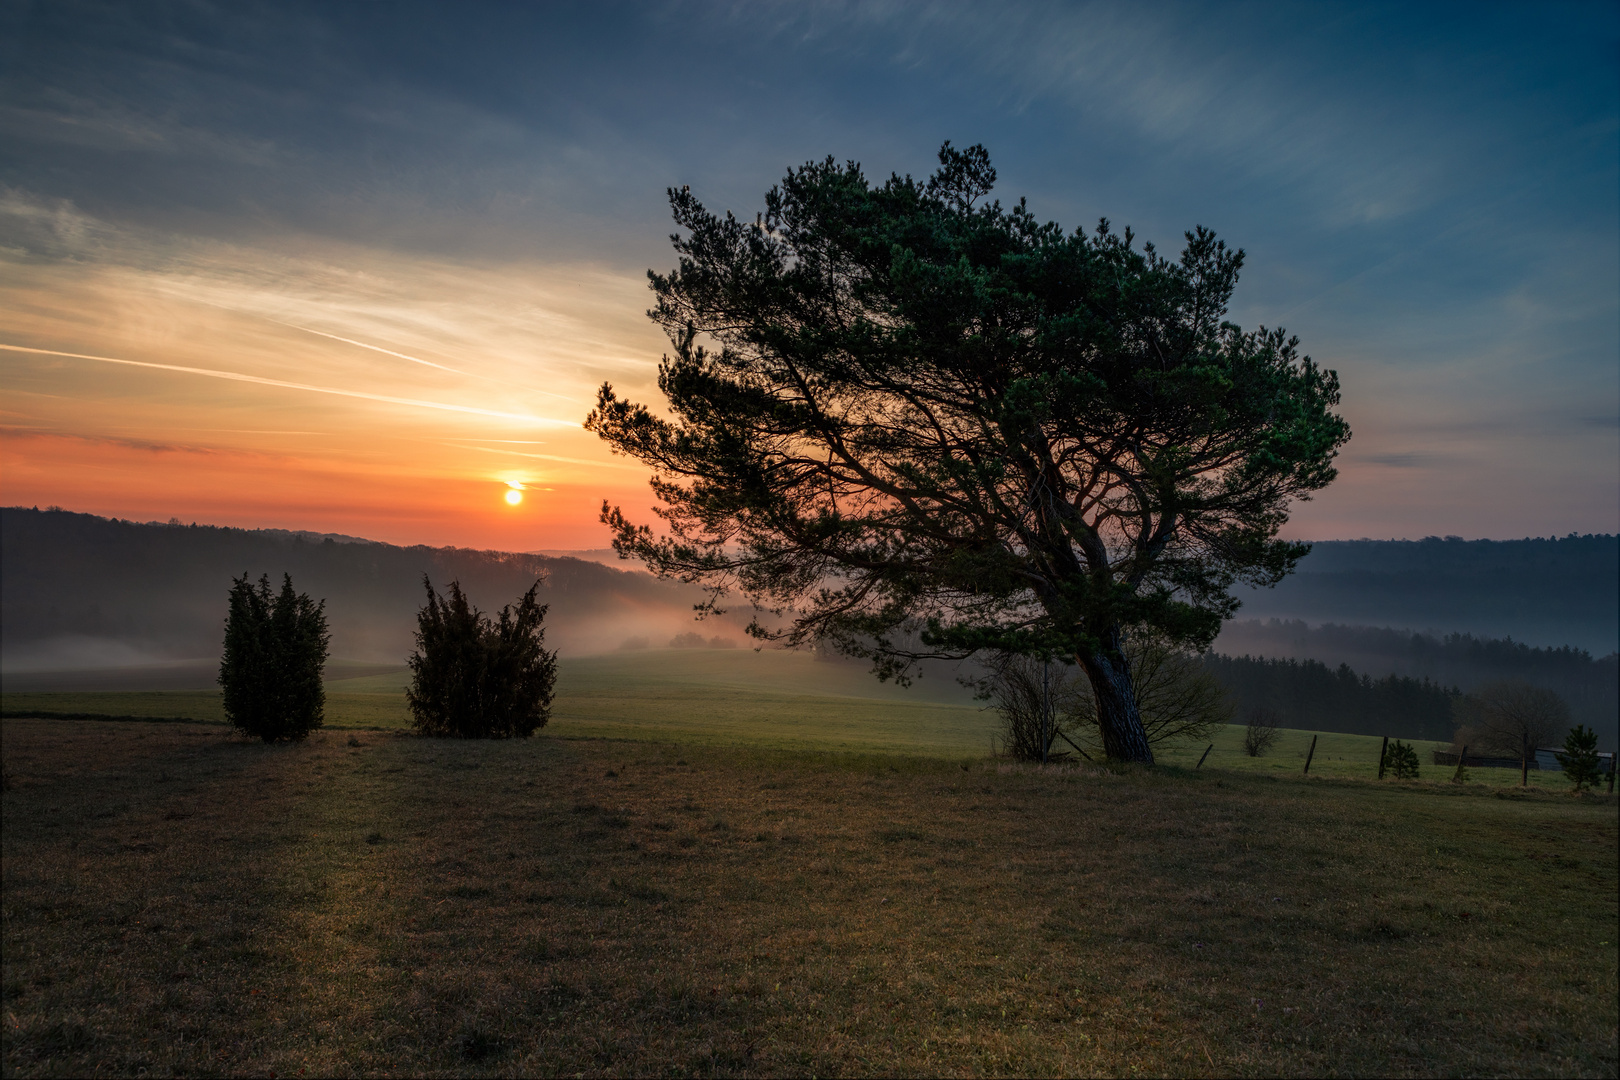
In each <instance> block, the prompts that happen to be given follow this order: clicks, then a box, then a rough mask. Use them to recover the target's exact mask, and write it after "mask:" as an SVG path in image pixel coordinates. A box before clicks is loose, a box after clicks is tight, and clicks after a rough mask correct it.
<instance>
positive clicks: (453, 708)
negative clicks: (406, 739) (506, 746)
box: [405, 575, 557, 739]
mask: <svg viewBox="0 0 1620 1080" xmlns="http://www.w3.org/2000/svg"><path fill="white" fill-rule="evenodd" d="M422 583H423V585H424V586H426V588H427V597H428V600H427V604H426V605H425V606H424V607H423V608H422V609H421V611H419V612H418V613H417V627H418V629H417V633H416V653H415V655H413V656H411V658H410V659H409V660H408V661H407V662H408V663H409V664H410V668H411V685H410V688H409V689H408V690H407V691H406V693H405V698H406V702H407V704H409V706H410V709H411V714H412V715H413V717H414V718H415V721H414V722H415V727H416V731H417V733H418V734H420V735H432V736H437V737H441V738H457V739H507V738H512V737H514V736H521V737H525V738H526V737H528V736H529V735H532V734H533V733H534V732H535V730H536V729H537V728H540V727H544V726H545V723H546V721H547V720H549V719H550V718H551V693H552V686H553V685H554V684H555V683H556V680H557V654H556V652H555V651H554V650H553V651H547V650H546V649H545V647H544V645H545V633H546V632H545V627H544V625H543V622H544V620H545V617H546V605H544V604H540V603H537V602H536V601H535V594H536V591H537V590H538V589H539V588H540V582H538V581H536V582H535V583H534V584H533V585H531V586H529V591H528V592H526V593H524V594H523V596H522V597H521V598H520V599H519V600H518V603H517V606H516V607H515V608H514V607H513V606H512V605H510V604H508V605H507V606H505V607H503V608H501V612H500V617H499V618H498V619H490V618H489V617H488V616H486V615H484V614H483V613H481V612H480V611H479V610H478V609H477V608H476V607H474V606H473V605H472V604H471V603H470V602H469V601H468V600H467V595H466V594H465V593H463V592H462V591H461V585H460V583H459V582H455V581H452V582H451V583H450V590H449V596H448V597H441V596H440V595H439V594H438V593H436V592H434V590H433V583H432V582H431V581H429V580H428V578H427V576H426V575H423V578H422Z"/></svg>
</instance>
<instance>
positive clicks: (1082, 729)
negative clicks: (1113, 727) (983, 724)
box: [977, 632, 1232, 761]
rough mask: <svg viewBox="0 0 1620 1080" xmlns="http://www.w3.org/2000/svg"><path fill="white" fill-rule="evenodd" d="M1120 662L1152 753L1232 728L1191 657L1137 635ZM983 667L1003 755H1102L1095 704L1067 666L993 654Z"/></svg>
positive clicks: (1222, 702) (1081, 678)
mask: <svg viewBox="0 0 1620 1080" xmlns="http://www.w3.org/2000/svg"><path fill="white" fill-rule="evenodd" d="M1125 659H1126V661H1127V662H1128V663H1129V664H1130V667H1131V675H1132V677H1133V679H1134V680H1135V687H1136V702H1137V708H1138V710H1139V711H1140V714H1141V717H1142V728H1143V731H1144V732H1145V733H1146V734H1147V739H1148V745H1149V746H1151V747H1153V749H1154V750H1155V751H1157V750H1158V749H1159V748H1160V747H1163V746H1169V745H1173V744H1175V743H1179V742H1186V741H1189V740H1198V739H1202V738H1205V737H1206V736H1209V735H1213V734H1214V733H1215V732H1216V731H1218V730H1219V729H1221V728H1223V727H1225V726H1226V725H1227V724H1229V723H1231V722H1232V705H1231V703H1230V701H1228V700H1227V696H1226V693H1225V691H1223V690H1222V689H1221V685H1220V683H1219V682H1218V681H1217V680H1216V678H1215V676H1214V675H1212V674H1211V673H1210V672H1209V671H1208V670H1206V669H1205V668H1204V666H1203V665H1202V664H1201V663H1199V658H1198V657H1197V656H1195V655H1193V654H1191V653H1189V652H1187V651H1185V650H1183V649H1179V648H1177V647H1176V646H1175V645H1173V644H1172V643H1170V642H1169V641H1166V640H1165V639H1164V638H1163V637H1160V636H1157V635H1154V634H1152V633H1147V632H1141V633H1137V634H1133V635H1131V637H1130V638H1129V639H1128V640H1127V641H1126V643H1125ZM985 667H986V675H985V677H984V678H982V679H980V680H978V684H977V685H978V689H979V696H980V697H983V698H988V699H990V700H992V701H994V702H995V708H996V711H997V713H998V714H999V715H1000V717H1001V728H1002V739H1003V742H1004V745H1005V752H1006V753H1007V754H1008V755H1010V756H1012V757H1015V758H1018V759H1020V760H1024V761H1045V760H1047V759H1048V758H1049V757H1050V756H1052V751H1053V749H1054V748H1055V749H1056V750H1057V751H1060V752H1065V753H1066V752H1067V749H1066V748H1067V746H1069V745H1072V746H1074V747H1075V749H1079V750H1086V751H1089V752H1090V753H1101V746H1102V734H1101V731H1100V729H1099V725H1098V722H1097V715H1098V710H1097V700H1096V698H1095V697H1094V696H1093V692H1092V688H1091V683H1090V681H1089V680H1088V679H1087V678H1086V677H1085V675H1084V673H1083V672H1079V671H1077V670H1076V669H1075V666H1074V665H1073V664H1067V663H1062V662H1043V661H1041V660H1039V659H1037V658H1035V657H1030V656H1022V655H1020V654H1018V653H998V654H995V655H994V656H993V657H992V658H991V659H990V661H989V662H988V663H987V664H986V665H985ZM1060 739H1061V740H1063V741H1062V742H1059V740H1060ZM1088 756H1089V753H1088Z"/></svg>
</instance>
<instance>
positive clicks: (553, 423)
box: [0, 344, 579, 428]
mask: <svg viewBox="0 0 1620 1080" xmlns="http://www.w3.org/2000/svg"><path fill="white" fill-rule="evenodd" d="M0 349H6V350H9V351H10V352H22V353H38V354H39V355H41V356H67V357H72V358H73V359H75V360H96V361H99V362H101V363H103V364H124V365H126V366H128V367H139V368H152V369H154V370H156V371H179V372H183V373H185V374H187V375H206V376H208V377H209V378H211V379H228V380H230V381H231V382H245V383H258V384H259V385H261V386H280V387H283V388H285V389H288V390H307V391H309V392H310V393H312V394H333V395H335V396H337V397H348V398H359V399H361V400H362V401H381V402H385V403H387V404H389V405H409V406H412V407H414V408H418V409H439V410H442V411H444V412H457V413H471V414H472V415H474V416H492V417H495V418H496V419H500V420H518V421H521V422H522V423H525V424H544V425H547V426H549V427H565V428H577V427H578V426H579V425H578V424H576V423H573V422H572V421H569V420H553V419H551V418H549V417H545V416H530V415H528V414H527V413H509V412H499V411H497V410H495V409H479V408H474V407H473V406H471V405H447V404H445V403H444V402H442V401H421V400H419V399H417V398H402V397H391V396H389V395H387V394H368V393H366V392H365V391H363V390H338V389H335V388H333V387H330V386H311V385H310V384H309V383H295V382H286V381H283V380H281V379H265V378H261V377H259V376H258V375H243V374H241V373H240V372H236V371H216V370H214V369H213V368H195V367H182V366H180V365H179V364H152V363H147V362H146V361H144V360H119V359H118V358H116V357H112V356H90V355H88V354H86V353H72V352H62V351H61V350H59V349H30V348H28V347H27V346H26V345H5V344H0Z"/></svg>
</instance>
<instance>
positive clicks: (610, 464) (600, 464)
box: [445, 440, 643, 472]
mask: <svg viewBox="0 0 1620 1080" xmlns="http://www.w3.org/2000/svg"><path fill="white" fill-rule="evenodd" d="M491 441H500V440H491ZM445 445H446V446H454V447H455V448H456V449H457V450H482V451H483V452H484V453H486V454H505V455H507V456H509V457H525V458H538V459H539V460H541V461H561V462H566V463H567V464H569V465H589V466H591V467H592V468H597V469H631V470H633V471H635V472H641V471H642V468H643V467H642V466H640V465H621V464H619V463H618V462H617V461H585V460H584V459H582V458H571V457H558V456H557V455H556V454H526V453H524V452H523V451H522V450H497V449H496V448H495V447H493V446H460V445H457V444H456V443H445Z"/></svg>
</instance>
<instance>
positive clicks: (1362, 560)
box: [0, 508, 1620, 732]
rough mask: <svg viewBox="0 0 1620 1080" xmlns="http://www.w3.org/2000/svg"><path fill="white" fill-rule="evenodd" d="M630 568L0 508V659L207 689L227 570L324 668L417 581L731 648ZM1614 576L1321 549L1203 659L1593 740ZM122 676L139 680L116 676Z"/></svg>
mask: <svg viewBox="0 0 1620 1080" xmlns="http://www.w3.org/2000/svg"><path fill="white" fill-rule="evenodd" d="M637 566H638V564H635V563H631V562H622V561H620V560H618V559H617V558H616V557H614V556H613V554H612V552H611V551H608V550H590V551H580V552H568V553H564V552H546V553H540V554H536V553H529V554H513V553H507V552H492V551H473V550H467V549H461V548H429V547H398V546H395V545H392V544H383V543H376V542H373V541H368V540H363V539H361V538H359V537H352V536H341V535H336V534H322V533H311V532H299V531H291V530H285V529H262V530H247V529H233V528H223V527H217V526H210V525H183V524H181V523H180V522H178V521H173V522H170V523H168V524H160V523H147V524H138V523H135V522H129V521H119V520H110V519H107V518H101V517H95V516H92V515H89V514H76V513H70V512H67V511H60V510H46V511H39V510H29V509H21V508H13V509H3V510H0V597H3V604H0V663H3V665H4V668H5V670H6V672H7V674H8V685H10V686H12V687H14V688H20V687H22V686H23V685H24V683H29V682H38V680H37V679H33V680H30V679H27V678H24V677H23V676H21V675H20V674H19V673H21V672H29V671H33V672H39V671H45V670H53V669H54V670H58V671H60V670H61V669H65V668H74V669H101V670H102V671H103V672H105V671H106V669H112V668H122V669H126V671H125V673H122V674H119V675H117V676H113V675H111V674H105V675H94V676H92V675H85V676H84V678H83V679H82V680H80V679H77V678H76V679H75V680H70V681H76V682H83V685H84V686H85V688H89V687H90V686H92V685H95V686H99V685H101V684H102V683H106V682H107V680H108V679H113V680H114V681H116V682H117V683H118V684H119V685H120V686H129V687H133V686H136V685H143V686H144V685H148V684H150V685H152V686H154V687H156V686H159V685H163V686H169V685H171V684H172V685H180V684H181V683H184V684H186V685H189V684H190V682H196V683H197V684H198V685H199V686H208V685H212V675H211V673H210V669H209V668H208V666H207V665H198V664H191V665H180V666H178V667H176V666H174V665H175V662H177V661H181V660H208V659H210V658H213V657H217V656H218V652H219V639H220V633H221V629H222V624H223V619H224V609H225V595H226V592H227V590H228V589H229V587H230V582H231V579H232V578H233V577H235V576H237V575H240V574H241V573H242V572H244V571H246V572H248V573H250V574H252V575H254V576H257V575H259V574H261V573H268V574H270V575H271V576H272V578H276V579H279V576H280V574H281V573H282V572H283V571H287V572H290V573H291V574H292V575H293V580H294V583H295V584H296V585H297V587H298V588H299V589H301V590H304V591H307V592H309V593H310V594H312V595H313V596H316V597H319V598H325V600H326V601H327V614H328V618H329V620H330V623H331V626H332V631H333V656H334V657H335V658H336V659H338V660H342V661H349V662H351V663H373V664H396V665H397V664H399V663H401V662H402V660H403V658H404V657H405V656H406V655H407V654H408V653H409V652H410V650H411V644H412V641H411V636H412V633H413V632H414V629H415V612H416V610H417V608H418V607H419V606H420V604H421V603H422V597H423V593H422V585H421V580H422V575H423V574H424V573H426V574H427V575H429V576H430V577H431V578H432V579H433V581H434V583H435V584H436V585H439V586H441V587H442V586H443V585H444V584H445V583H446V582H448V581H450V580H451V579H457V580H459V581H460V582H461V583H462V585H463V586H464V587H465V588H466V589H467V590H468V593H469V594H470V595H471V596H472V598H473V601H474V602H475V603H477V604H478V605H480V606H481V607H483V608H485V609H486V610H493V609H496V608H498V607H499V606H500V605H501V604H503V603H506V602H509V601H511V600H513V599H515V598H516V597H517V596H518V595H519V594H520V593H521V592H522V591H523V590H524V589H526V588H527V587H528V585H529V583H530V582H532V581H533V580H534V579H535V577H537V576H544V577H545V578H546V585H545V587H544V588H543V590H542V595H543V597H544V599H545V602H547V603H549V604H550V605H551V613H550V615H549V616H548V619H547V625H548V627H549V629H548V638H549V640H550V641H551V642H552V643H553V644H554V645H556V646H557V647H559V648H560V649H561V650H562V651H563V653H564V655H584V654H588V653H601V652H605V651H609V650H612V649H616V648H618V647H620V646H621V645H622V644H625V643H626V642H627V641H628V642H636V643H639V644H650V645H653V646H655V647H656V646H659V645H662V644H664V643H665V642H668V641H670V640H671V639H672V638H674V637H675V636H676V635H679V634H686V633H689V632H691V631H693V630H697V631H699V632H701V633H702V635H703V636H704V637H705V638H706V639H708V638H712V637H715V636H718V637H721V638H722V639H724V638H734V639H736V640H737V641H739V642H742V641H744V637H743V633H742V626H743V625H744V624H745V623H746V622H747V619H748V617H749V615H750V614H751V612H750V611H749V610H748V608H747V605H746V604H743V605H739V609H738V610H736V611H735V612H734V614H732V615H729V616H726V617H724V618H722V619H720V620H718V621H715V622H710V623H706V624H704V625H702V626H694V625H693V622H692V617H691V616H692V610H691V609H692V605H693V604H694V603H696V602H698V601H699V600H700V599H701V598H702V594H701V591H700V590H698V589H697V588H695V587H692V586H682V585H679V584H675V583H671V582H667V581H660V580H657V579H655V578H653V577H651V576H649V575H648V574H646V573H644V572H641V571H640V570H639V569H638V568H637ZM1617 579H1620V538H1617V537H1614V536H1584V537H1579V536H1577V537H1566V538H1564V539H1559V540H1553V539H1548V540H1515V541H1505V542H1497V541H1483V540H1476V541H1463V540H1456V539H1444V540H1442V539H1435V538H1431V539H1428V540H1419V541H1369V540H1358V541H1328V542H1324V543H1318V544H1316V545H1315V546H1314V548H1313V550H1312V552H1311V554H1310V555H1309V556H1307V557H1306V558H1305V560H1304V561H1303V562H1302V563H1301V567H1300V571H1299V572H1298V573H1297V574H1295V575H1294V576H1292V577H1290V578H1289V579H1287V580H1286V581H1284V583H1283V584H1282V585H1280V586H1279V587H1278V588H1276V589H1274V590H1261V591H1256V590H1245V591H1244V593H1243V598H1244V607H1243V610H1242V612H1241V613H1240V617H1239V619H1238V620H1236V621H1234V622H1232V623H1229V624H1228V625H1227V627H1226V628H1225V630H1224V631H1223V632H1222V634H1221V636H1220V637H1219V638H1218V639H1217V641H1216V644H1215V652H1217V653H1220V654H1226V655H1231V656H1239V657H1240V656H1243V655H1252V656H1257V657H1258V656H1264V657H1269V658H1275V659H1296V660H1301V661H1304V660H1315V661H1320V662H1321V663H1323V664H1326V665H1328V666H1329V667H1330V668H1336V667H1337V666H1338V665H1340V664H1348V665H1349V666H1350V667H1351V668H1352V669H1353V670H1354V671H1355V672H1357V673H1364V674H1367V675H1369V676H1370V677H1371V678H1373V679H1383V678H1386V677H1388V676H1391V675H1395V676H1401V677H1403V678H1415V679H1419V680H1424V679H1427V680H1432V681H1433V682H1435V683H1437V684H1443V685H1445V686H1448V687H1450V686H1457V687H1460V688H1461V689H1463V690H1464V691H1467V690H1470V689H1473V688H1475V687H1477V686H1478V685H1480V684H1481V683H1483V682H1486V681H1489V680H1490V679H1492V678H1502V677H1515V678H1526V679H1529V680H1530V681H1532V682H1536V683H1539V684H1542V685H1547V686H1552V687H1554V688H1556V689H1558V690H1559V692H1560V693H1562V694H1564V695H1565V697H1566V698H1568V699H1569V700H1570V703H1571V705H1572V706H1573V707H1574V709H1575V711H1576V714H1577V719H1581V720H1585V721H1586V722H1589V723H1595V724H1597V725H1598V726H1599V727H1600V730H1604V731H1606V732H1607V731H1611V730H1612V729H1614V727H1615V715H1616V708H1617V707H1616V694H1617V690H1616V681H1617V680H1616V670H1615V669H1616V660H1617V658H1616V657H1614V656H1613V655H1611V654H1612V653H1613V652H1614V649H1615V640H1616V637H1617V635H1620V631H1617V626H1616V623H1617V620H1620V599H1617V597H1620V580H1617ZM1255 616H1262V618H1258V619H1257V618H1255ZM1264 616H1270V617H1269V618H1266V617H1264ZM1349 624H1363V625H1349ZM1366 624H1371V625H1372V626H1376V627H1380V628H1381V629H1369V628H1368V625H1366ZM1415 631H1425V632H1415ZM1426 631H1434V633H1427V632H1426ZM1509 636H1511V637H1512V638H1513V639H1515V640H1512V641H1509V640H1505V639H1506V638H1507V637H1509ZM1522 642H1530V643H1531V644H1530V645H1526V644H1521V643H1522ZM1534 646H1544V647H1534ZM1592 653H1596V654H1598V655H1597V657H1596V658H1595V659H1594V657H1593V656H1592V655H1590V654H1592ZM165 664H167V665H169V668H168V670H165V669H164V668H163V665H165ZM863 666H864V665H863ZM134 668H141V669H142V672H141V673H140V674H139V675H131V674H129V672H128V670H127V669H134ZM1234 670H1236V669H1234ZM1245 678H1248V676H1245ZM60 681H61V680H60V679H56V680H52V681H51V687H52V688H58V687H57V686H56V684H57V683H58V682H60ZM945 681H946V682H949V681H950V680H949V678H948V677H946V678H945ZM1251 681H1252V680H1251ZM107 685H109V686H110V685H111V683H107ZM38 688H40V689H45V688H46V685H45V683H40V684H39V687H38Z"/></svg>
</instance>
